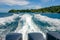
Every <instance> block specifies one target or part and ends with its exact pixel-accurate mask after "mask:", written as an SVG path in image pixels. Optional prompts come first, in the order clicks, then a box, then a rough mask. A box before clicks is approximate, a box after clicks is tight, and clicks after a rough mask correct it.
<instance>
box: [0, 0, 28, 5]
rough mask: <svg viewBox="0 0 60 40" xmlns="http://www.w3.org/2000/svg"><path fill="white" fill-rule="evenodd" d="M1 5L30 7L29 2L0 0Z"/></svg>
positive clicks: (24, 0) (25, 0)
mask: <svg viewBox="0 0 60 40" xmlns="http://www.w3.org/2000/svg"><path fill="white" fill-rule="evenodd" d="M0 3H4V4H7V5H11V6H12V5H20V6H23V5H28V4H29V2H28V1H27V0H0Z"/></svg>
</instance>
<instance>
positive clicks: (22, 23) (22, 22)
mask: <svg viewBox="0 0 60 40" xmlns="http://www.w3.org/2000/svg"><path fill="white" fill-rule="evenodd" d="M16 18H19V21H18V26H17V28H16V30H15V31H14V32H15V33H22V34H23V40H28V33H41V34H42V35H43V37H44V38H45V39H46V32H48V31H60V27H59V26H60V19H54V18H50V17H47V16H43V15H41V14H32V15H31V14H28V13H27V14H23V15H20V14H14V15H13V16H10V17H6V18H0V21H1V22H0V25H6V23H8V24H10V23H11V22H14V21H15V19H16ZM6 20H7V21H6ZM13 26H14V25H13ZM11 29H12V27H11V28H10V29H8V30H9V31H8V30H6V32H5V33H6V34H7V33H9V32H11ZM3 32H4V30H3ZM6 34H5V35H6Z"/></svg>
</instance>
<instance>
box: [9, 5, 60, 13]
mask: <svg viewBox="0 0 60 40" xmlns="http://www.w3.org/2000/svg"><path fill="white" fill-rule="evenodd" d="M8 12H9V13H18V12H20V13H22V12H23V13H25V12H32V13H35V12H41V13H46V12H51V13H60V5H59V6H50V7H45V8H40V9H25V10H16V9H11V10H9V11H8Z"/></svg>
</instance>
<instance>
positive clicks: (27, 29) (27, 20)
mask: <svg viewBox="0 0 60 40" xmlns="http://www.w3.org/2000/svg"><path fill="white" fill-rule="evenodd" d="M32 17H33V16H31V15H30V14H24V15H22V16H21V19H20V21H23V23H24V24H23V26H21V22H20V21H19V24H18V27H17V29H16V31H15V32H17V33H22V34H23V40H28V33H31V32H38V33H41V34H42V35H43V36H44V38H46V35H45V34H44V33H43V32H42V31H41V30H40V28H38V26H37V25H36V24H35V23H34V22H33V20H32Z"/></svg>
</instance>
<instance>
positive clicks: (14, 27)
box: [0, 13, 60, 31]
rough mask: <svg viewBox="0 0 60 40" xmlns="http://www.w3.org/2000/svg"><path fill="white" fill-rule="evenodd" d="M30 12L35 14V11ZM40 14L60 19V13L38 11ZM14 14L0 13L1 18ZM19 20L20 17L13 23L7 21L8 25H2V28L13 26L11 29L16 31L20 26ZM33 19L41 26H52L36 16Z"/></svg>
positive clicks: (0, 27)
mask: <svg viewBox="0 0 60 40" xmlns="http://www.w3.org/2000/svg"><path fill="white" fill-rule="evenodd" d="M20 14H22V15H23V14H25V13H20ZM28 14H31V15H33V14H35V13H28ZM38 14H41V15H42V16H47V17H49V18H53V19H60V14H58V13H38ZM12 15H13V13H0V18H4V17H9V16H12ZM18 21H19V19H16V21H14V22H12V23H10V24H8V23H6V25H0V29H6V28H8V29H10V28H13V29H12V30H10V31H14V30H15V29H16V28H17V26H18ZM33 21H34V22H35V24H36V25H38V26H39V27H40V28H43V27H45V26H51V25H50V24H48V23H47V22H42V21H39V20H37V19H35V18H34V17H33ZM7 31H8V30H7Z"/></svg>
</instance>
